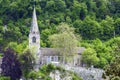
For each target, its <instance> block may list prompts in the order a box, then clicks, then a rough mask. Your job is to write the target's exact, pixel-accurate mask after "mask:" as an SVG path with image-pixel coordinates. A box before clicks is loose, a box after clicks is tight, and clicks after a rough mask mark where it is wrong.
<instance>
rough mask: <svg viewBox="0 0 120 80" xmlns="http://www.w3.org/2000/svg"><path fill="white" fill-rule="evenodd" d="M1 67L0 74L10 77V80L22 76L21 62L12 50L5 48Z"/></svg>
mask: <svg viewBox="0 0 120 80" xmlns="http://www.w3.org/2000/svg"><path fill="white" fill-rule="evenodd" d="M1 69H2V72H1V74H2V75H3V76H8V77H10V79H11V80H16V79H20V77H21V76H22V71H21V64H20V62H19V61H18V59H17V55H16V54H15V53H14V51H13V50H11V49H7V50H6V51H5V52H4V55H3V59H2V64H1Z"/></svg>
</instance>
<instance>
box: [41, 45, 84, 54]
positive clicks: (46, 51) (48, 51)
mask: <svg viewBox="0 0 120 80" xmlns="http://www.w3.org/2000/svg"><path fill="white" fill-rule="evenodd" d="M40 50H41V53H42V55H43V56H55V55H60V53H59V52H58V50H57V49H56V48H41V49H40ZM84 50H85V48H84V47H78V50H77V53H78V54H79V55H81V54H82V53H83V51H84Z"/></svg>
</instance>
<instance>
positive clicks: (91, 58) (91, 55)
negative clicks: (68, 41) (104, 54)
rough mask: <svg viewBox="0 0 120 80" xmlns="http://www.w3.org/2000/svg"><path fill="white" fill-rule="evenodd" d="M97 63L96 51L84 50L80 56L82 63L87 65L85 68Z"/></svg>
mask: <svg viewBox="0 0 120 80" xmlns="http://www.w3.org/2000/svg"><path fill="white" fill-rule="evenodd" d="M98 61H99V58H98V57H97V54H96V51H95V50H94V49H92V48H88V49H86V50H85V51H84V52H83V54H82V62H83V63H85V64H87V66H91V65H96V64H97V62H98Z"/></svg>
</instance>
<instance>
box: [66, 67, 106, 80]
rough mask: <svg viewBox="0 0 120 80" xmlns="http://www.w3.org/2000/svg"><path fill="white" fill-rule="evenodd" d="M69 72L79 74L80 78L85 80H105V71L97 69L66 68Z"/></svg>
mask: <svg viewBox="0 0 120 80" xmlns="http://www.w3.org/2000/svg"><path fill="white" fill-rule="evenodd" d="M65 68H66V69H67V70H71V71H73V72H75V73H77V74H78V75H79V76H81V77H82V79H83V80H103V79H102V74H103V73H104V71H103V70H101V69H97V68H88V69H86V68H83V67H68V66H66V67H65Z"/></svg>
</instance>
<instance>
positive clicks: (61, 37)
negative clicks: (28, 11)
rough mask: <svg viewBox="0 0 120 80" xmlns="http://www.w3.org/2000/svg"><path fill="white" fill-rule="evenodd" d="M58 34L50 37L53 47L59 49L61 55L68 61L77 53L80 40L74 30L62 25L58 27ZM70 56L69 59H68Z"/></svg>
mask: <svg viewBox="0 0 120 80" xmlns="http://www.w3.org/2000/svg"><path fill="white" fill-rule="evenodd" d="M57 30H58V33H57V34H54V35H52V36H50V37H49V39H50V42H51V44H52V47H54V48H56V49H58V51H59V52H60V55H62V56H65V59H66V61H67V60H68V59H70V58H71V57H73V55H75V54H76V53H77V50H76V48H77V46H78V40H77V37H76V36H75V34H74V29H73V28H69V26H68V25H67V24H64V23H62V24H61V25H60V26H58V29H57ZM68 56H69V57H68Z"/></svg>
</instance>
